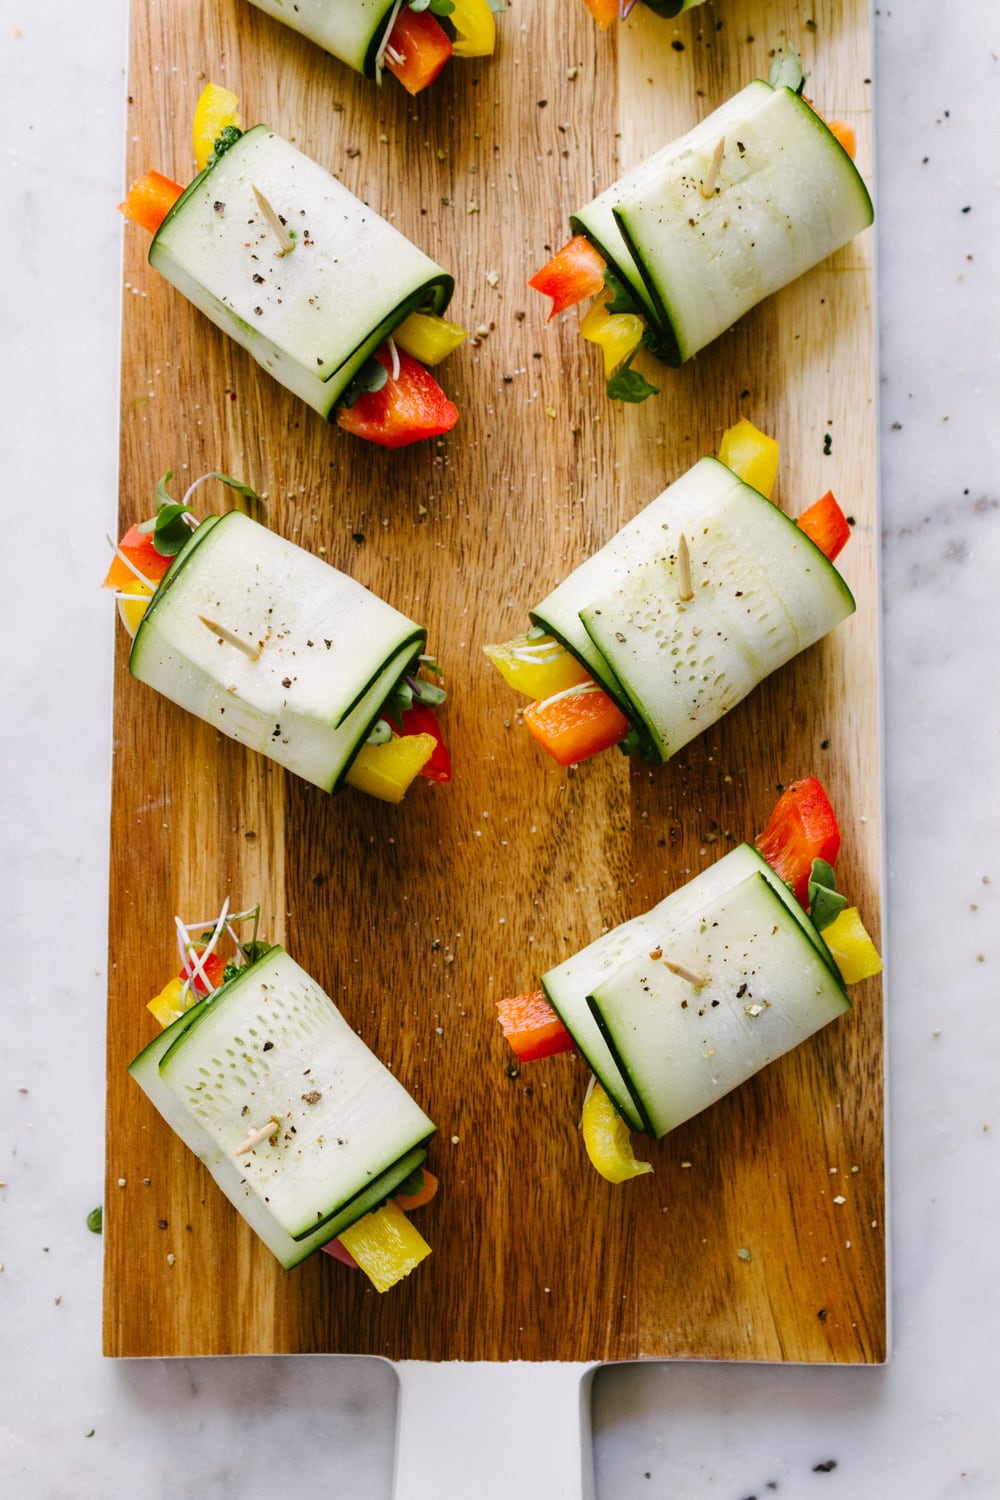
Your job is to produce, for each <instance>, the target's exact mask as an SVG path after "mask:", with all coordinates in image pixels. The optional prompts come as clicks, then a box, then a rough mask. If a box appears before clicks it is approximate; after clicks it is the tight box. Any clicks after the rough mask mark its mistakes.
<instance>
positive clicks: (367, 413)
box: [337, 344, 458, 448]
mask: <svg viewBox="0 0 1000 1500" xmlns="http://www.w3.org/2000/svg"><path fill="white" fill-rule="evenodd" d="M398 355H399V374H398V375H397V376H396V378H395V379H393V376H392V357H391V355H390V354H389V351H388V349H387V347H386V345H385V344H382V345H381V346H380V347H379V348H378V349H376V351H375V358H376V359H377V360H378V362H379V364H380V365H382V366H383V368H384V369H386V370H387V371H388V372H389V379H388V380H387V381H386V383H385V385H384V386H383V387H382V389H381V390H379V391H365V392H363V393H362V395H360V396H359V397H358V399H357V400H356V401H355V403H354V405H353V406H340V407H338V408H337V425H338V427H343V429H344V431H345V432H352V433H354V435H355V437H362V438H365V439H366V441H367V442H369V443H378V444H379V446H380V447H382V448H405V447H406V445H407V444H408V443H419V442H420V441H421V439H422V438H429V437H440V436H441V434H442V433H443V432H450V431H451V429H452V428H453V427H454V425H455V423H456V422H457V421H458V407H457V406H455V405H454V404H453V403H452V402H451V401H449V400H448V397H447V396H446V395H445V393H444V391H443V390H442V389H441V387H440V386H439V385H438V383H437V381H436V380H435V379H434V377H433V375H429V374H428V372H427V371H426V370H425V369H424V367H423V365H421V364H418V363H417V361H416V360H415V359H411V358H410V356H409V355H408V354H405V353H404V352H403V350H402V349H400V350H398Z"/></svg>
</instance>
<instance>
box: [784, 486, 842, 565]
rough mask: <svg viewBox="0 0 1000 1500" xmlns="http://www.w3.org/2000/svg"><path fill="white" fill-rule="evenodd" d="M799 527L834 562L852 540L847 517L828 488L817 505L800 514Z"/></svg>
mask: <svg viewBox="0 0 1000 1500" xmlns="http://www.w3.org/2000/svg"><path fill="white" fill-rule="evenodd" d="M797 524H798V527H799V529H800V531H804V532H805V534H806V536H807V537H808V538H809V540H810V541H811V542H815V543H816V546H817V547H818V548H819V550H820V551H821V552H822V553H823V554H824V555H825V556H826V557H828V558H829V559H830V561H831V562H833V560H834V558H835V557H836V556H837V554H838V553H839V552H840V550H841V548H842V547H843V546H844V544H845V542H848V541H849V540H850V536H851V528H850V525H849V524H848V520H847V517H846V516H845V515H844V512H843V511H842V510H841V508H840V506H839V505H838V504H837V501H836V499H835V498H834V494H833V491H832V490H827V492H826V494H825V495H823V496H822V497H821V498H820V499H819V500H817V501H816V503H815V505H810V507H809V509H808V510H804V511H803V512H802V514H801V516H799V519H798V522H797Z"/></svg>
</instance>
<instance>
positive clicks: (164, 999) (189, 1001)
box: [146, 975, 198, 1026]
mask: <svg viewBox="0 0 1000 1500" xmlns="http://www.w3.org/2000/svg"><path fill="white" fill-rule="evenodd" d="M197 1003H198V997H197V996H196V995H195V993H194V989H193V988H192V987H191V986H188V988H187V989H186V990H185V988H184V981H183V979H179V978H177V976H176V975H175V976H174V978H173V979H168V980H167V982H166V984H165V985H164V986H163V988H162V990H161V991H160V993H159V994H158V995H154V996H153V998H152V1000H150V1001H149V1003H148V1004H147V1006H146V1009H147V1010H148V1011H151V1012H152V1014H153V1015H154V1016H155V1017H156V1019H157V1020H158V1021H159V1023H160V1025H161V1026H169V1025H170V1023H171V1022H172V1021H176V1020H177V1018H178V1016H182V1015H183V1014H184V1012H185V1011H186V1010H190V1009H191V1007H192V1006H193V1005H196V1004H197Z"/></svg>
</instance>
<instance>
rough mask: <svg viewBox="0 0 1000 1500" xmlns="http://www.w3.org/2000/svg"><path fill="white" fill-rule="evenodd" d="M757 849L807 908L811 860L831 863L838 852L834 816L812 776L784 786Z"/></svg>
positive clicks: (838, 840) (836, 825) (805, 908)
mask: <svg viewBox="0 0 1000 1500" xmlns="http://www.w3.org/2000/svg"><path fill="white" fill-rule="evenodd" d="M757 849H758V851H759V853H760V854H762V855H763V856H764V858H765V859H766V860H767V862H768V864H769V865H770V866H771V869H772V870H773V871H774V873H775V874H776V875H778V876H779V877H780V878H781V879H782V880H783V881H785V883H786V884H787V885H789V886H791V888H792V890H793V891H794V893H795V898H796V900H797V901H798V902H799V905H800V906H801V907H802V908H803V909H804V910H805V911H808V910H809V876H810V873H811V872H812V866H813V860H814V859H823V860H825V861H826V863H827V864H828V865H834V864H836V862H837V855H838V854H839V853H840V828H839V826H838V823H837V816H836V813H835V812H834V810H833V808H832V806H831V805H830V799H829V797H828V796H827V795H826V792H825V791H824V790H823V787H822V785H821V783H820V782H819V781H818V780H817V778H816V777H815V776H806V777H805V778H804V780H802V781H793V782H792V783H791V785H790V786H788V787H786V788H785V790H784V792H783V793H782V794H781V796H780V797H779V798H778V801H777V802H776V803H775V807H774V811H773V812H772V813H771V816H770V818H769V819H768V821H767V826H766V828H765V829H764V831H763V833H762V834H761V835H760V837H759V838H758V839H757Z"/></svg>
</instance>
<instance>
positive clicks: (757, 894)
mask: <svg viewBox="0 0 1000 1500" xmlns="http://www.w3.org/2000/svg"><path fill="white" fill-rule="evenodd" d="M542 986H543V989H544V990H545V993H546V995H547V997H548V999H549V1002H550V1003H551V1005H552V1006H553V1008H554V1009H555V1010H556V1011H557V1013H558V1014H559V1016H560V1017H561V1019H562V1021H563V1023H564V1025H565V1026H566V1029H567V1030H568V1031H569V1032H570V1034H571V1035H572V1036H573V1038H574V1040H575V1041H576V1044H577V1046H578V1047H579V1049H580V1050H581V1051H582V1052H583V1054H584V1056H585V1057H586V1059H587V1061H588V1063H589V1064H590V1067H591V1069H592V1070H593V1072H594V1074H595V1076H596V1077H597V1078H598V1080H599V1081H600V1083H601V1085H602V1087H603V1088H604V1089H605V1091H606V1093H607V1094H608V1095H609V1097H610V1098H611V1099H612V1100H613V1102H614V1104H615V1107H616V1108H617V1110H618V1112H619V1113H620V1114H621V1116H622V1118H623V1119H624V1120H625V1121H626V1123H627V1124H628V1125H629V1127H630V1128H631V1129H634V1130H641V1131H643V1132H645V1133H646V1134H649V1135H653V1136H657V1137H659V1136H662V1135H665V1134H666V1133H667V1132H668V1131H670V1130H673V1129H675V1128H676V1126H678V1125H680V1124H682V1123H683V1122H684V1121H685V1120H687V1119H690V1118H691V1116H692V1115H695V1114H698V1113H699V1112H700V1111H701V1110H703V1109H707V1108H708V1107H709V1105H711V1104H714V1103H715V1102H716V1101H717V1100H718V1099H720V1098H722V1096H723V1095H724V1094H727V1093H729V1092H730V1090H732V1089H734V1088H737V1087H738V1086H739V1085H740V1084H741V1083H743V1082H745V1081H746V1079H747V1078H750V1077H751V1076H752V1075H753V1074H754V1073H757V1072H759V1071H760V1069H761V1068H763V1067H766V1066H767V1064H768V1063H770V1062H773V1061H774V1060H775V1059H776V1058H778V1057H781V1056H782V1055H783V1054H784V1053H785V1052H788V1051H790V1050H791V1049H792V1048H793V1047H796V1046H798V1045H799V1043H800V1042H803V1041H805V1039H806V1038H807V1037H809V1036H811V1035H812V1034H813V1033H814V1032H815V1031H818V1030H819V1028H820V1027H821V1026H825V1025H826V1024H827V1022H828V1021H832V1020H834V1019H835V1018H836V1017H837V1016H839V1015H841V1014H843V1012H844V1011H846V1010H849V1009H850V1001H849V1000H848V998H847V992H846V989H845V987H844V982H843V980H842V978H841V976H840V973H839V971H838V969H837V966H836V964H835V963H834V961H833V958H832V957H831V955H830V952H829V950H828V948H827V945H826V943H825V942H824V940H823V937H822V936H821V934H820V933H819V932H818V931H817V929H816V927H815V926H814V925H813V923H812V921H811V920H810V918H809V916H808V914H807V913H806V912H805V911H803V909H802V908H801V907H800V906H799V904H798V902H797V901H796V900H795V898H794V896H793V895H792V894H791V892H790V891H789V890H788V887H787V886H786V885H785V884H784V882H783V881H781V880H780V879H779V878H778V876H777V875H776V874H775V873H774V871H773V870H772V869H771V868H770V866H769V865H768V864H767V863H766V861H765V860H764V859H763V858H762V856H761V855H760V854H759V853H758V852H757V850H756V849H754V848H753V847H752V846H751V845H749V844H741V845H739V846H738V847H737V848H736V849H734V850H732V851H731V852H730V853H729V854H727V855H725V856H724V857H723V858H722V859H721V860H719V861H718V862H717V863H716V864H714V865H711V866H710V867H709V868H708V869H707V870H705V871H704V872H703V873H702V874H701V875H698V876H696V877H695V878H694V880H692V881H689V882H688V884H687V885H685V886H681V887H680V888H679V890H677V891H675V892H674V893H672V894H671V895H670V896H668V897H667V898H666V900H664V901H662V902H660V904H659V905H658V906H656V907H654V908H653V910H652V911H650V912H648V913H646V914H645V915H644V916H643V917H641V918H638V919H634V920H633V921H632V922H630V923H627V924H626V925H625V927H624V929H623V928H618V929H615V930H614V931H613V932H611V933H609V934H607V935H606V936H605V937H603V938H599V939H598V940H597V941H596V942H595V943H592V944H591V945H590V947H589V948H586V949H584V950H583V951H582V952H581V953H579V954H577V955H576V956H575V957H574V958H571V959H569V960H567V961H566V962H564V963H563V964H561V965H560V966H559V967H558V968H557V969H554V970H552V971H550V972H549V973H548V974H544V975H543V976H542Z"/></svg>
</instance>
